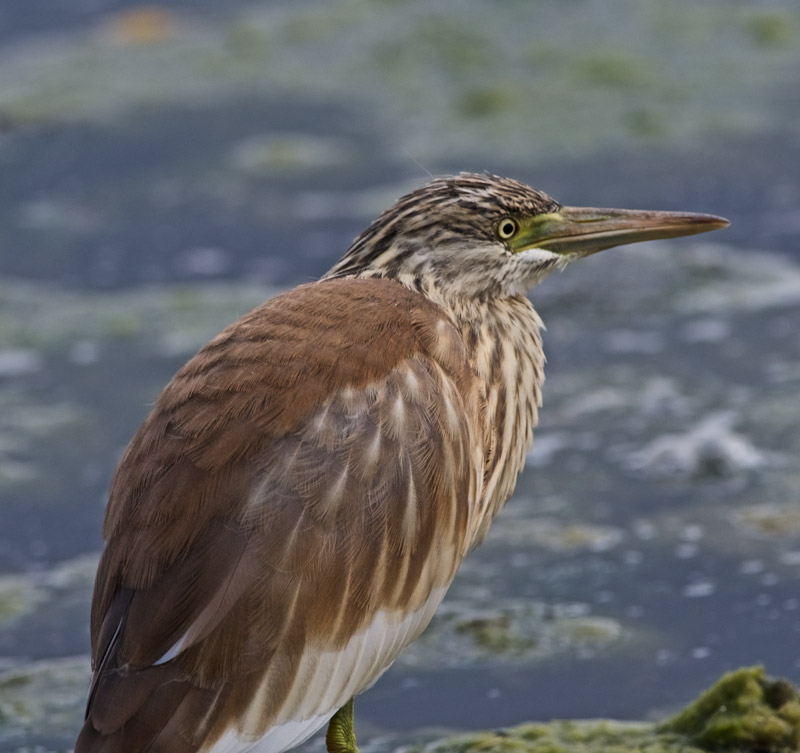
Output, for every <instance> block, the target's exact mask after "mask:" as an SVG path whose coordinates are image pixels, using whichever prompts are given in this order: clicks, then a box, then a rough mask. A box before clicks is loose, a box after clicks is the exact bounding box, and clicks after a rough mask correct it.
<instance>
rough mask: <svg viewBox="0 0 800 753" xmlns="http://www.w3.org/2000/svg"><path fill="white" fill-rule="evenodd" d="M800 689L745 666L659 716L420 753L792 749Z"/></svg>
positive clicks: (541, 728)
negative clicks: (650, 720)
mask: <svg viewBox="0 0 800 753" xmlns="http://www.w3.org/2000/svg"><path fill="white" fill-rule="evenodd" d="M798 750H800V694H799V693H798V690H797V688H795V687H794V686H793V685H792V684H791V683H789V682H787V681H785V680H775V679H772V678H768V677H766V675H765V673H764V670H763V668H761V667H748V668H743V669H738V670H736V671H734V672H730V673H728V674H726V675H723V676H722V678H720V680H719V681H718V682H717V683H716V684H715V685H713V686H712V687H711V688H709V689H708V690H707V691H706V692H705V693H703V694H702V695H701V696H700V697H699V698H698V699H697V700H696V701H694V702H693V703H691V704H689V705H688V706H687V707H686V708H685V709H684V710H683V711H681V712H680V713H679V714H677V715H676V716H674V717H673V718H671V719H668V720H667V721H665V722H661V723H639V722H615V721H608V720H596V721H556V722H550V723H536V724H522V725H520V726H518V727H512V728H507V729H503V730H499V731H493V732H476V733H470V734H466V735H458V736H456V737H451V738H447V739H444V740H439V741H436V742H432V743H429V744H427V745H425V746H423V747H422V748H420V749H419V753H488V752H489V751H491V753H600V752H601V751H602V753H679V752H680V753H704V752H706V751H716V752H717V753H796V752H797V751H798Z"/></svg>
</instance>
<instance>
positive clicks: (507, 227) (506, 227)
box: [503, 222, 514, 235]
mask: <svg viewBox="0 0 800 753" xmlns="http://www.w3.org/2000/svg"><path fill="white" fill-rule="evenodd" d="M513 232H514V224H513V223H511V222H506V223H503V235H511V233H513Z"/></svg>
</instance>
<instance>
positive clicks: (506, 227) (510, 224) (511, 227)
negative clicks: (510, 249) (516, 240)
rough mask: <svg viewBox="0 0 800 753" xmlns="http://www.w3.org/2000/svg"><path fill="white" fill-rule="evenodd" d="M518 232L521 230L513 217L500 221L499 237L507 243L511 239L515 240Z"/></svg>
mask: <svg viewBox="0 0 800 753" xmlns="http://www.w3.org/2000/svg"><path fill="white" fill-rule="evenodd" d="M517 230H519V225H518V224H517V221H516V220H514V219H512V218H511V217H504V218H503V219H502V220H500V224H498V226H497V237H498V238H500V239H501V240H504V241H507V240H508V239H509V238H513V237H514V236H515V235H516V234H517Z"/></svg>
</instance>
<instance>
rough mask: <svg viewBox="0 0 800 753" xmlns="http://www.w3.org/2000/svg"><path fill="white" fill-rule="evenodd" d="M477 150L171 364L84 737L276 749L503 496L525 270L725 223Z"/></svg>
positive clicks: (141, 451) (533, 391) (113, 560)
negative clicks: (585, 186) (533, 181)
mask: <svg viewBox="0 0 800 753" xmlns="http://www.w3.org/2000/svg"><path fill="white" fill-rule="evenodd" d="M727 224H728V222H727V220H725V219H723V218H721V217H716V216H713V215H708V214H696V213H684V212H665V211H639V210H622V209H597V208H577V207H570V206H563V205H561V204H560V203H559V202H558V201H556V200H555V199H553V198H551V197H550V196H548V195H547V194H546V193H544V192H542V191H539V190H536V189H534V188H531V187H529V186H527V185H525V184H523V183H521V182H518V181H516V180H513V179H510V178H503V177H498V176H495V175H491V174H474V173H461V174H458V175H455V176H446V177H441V178H436V179H433V180H431V181H430V182H428V183H427V184H425V185H423V186H422V187H420V188H418V189H416V190H414V191H412V192H410V193H408V194H407V195H405V196H403V197H402V198H400V199H399V200H397V202H396V203H395V204H394V205H393V206H392V207H391V208H389V209H388V210H387V211H385V212H384V213H383V214H381V215H380V216H379V217H378V218H377V219H376V220H375V221H374V222H372V224H371V225H369V227H367V229H366V230H364V231H363V232H362V233H361V234H360V235H359V236H358V237H357V238H356V239H355V241H354V242H353V243H352V245H351V246H350V247H349V249H348V250H347V251H346V253H345V254H344V256H343V257H342V258H341V260H340V261H339V262H338V263H336V264H335V265H334V266H333V267H332V269H331V270H330V271H329V272H328V273H327V274H326V275H324V276H323V277H322V278H321V279H320V280H318V281H316V282H312V283H309V284H304V285H300V286H299V287H296V288H294V289H292V290H289V291H288V292H284V293H282V294H280V295H277V296H276V297H274V298H272V299H270V300H268V301H266V302H265V303H263V304H262V305H260V306H258V307H257V308H255V309H254V310H253V311H251V312H250V313H248V314H246V315H245V316H243V317H242V318H241V319H239V320H238V321H236V322H235V323H233V324H231V325H230V326H229V327H227V328H226V329H224V330H223V331H222V332H221V333H220V334H218V335H217V336H216V337H214V338H213V339H212V340H211V341H210V342H209V343H208V344H207V345H205V347H203V348H202V349H201V350H200V351H199V352H198V353H197V354H196V355H195V356H194V357H192V358H191V359H190V360H189V361H188V362H187V363H186V364H185V365H184V366H183V367H182V368H181V369H180V370H179V371H178V372H177V374H176V375H175V376H174V377H173V379H172V380H171V381H170V382H169V384H168V385H167V386H166V387H165V388H164V390H163V392H162V393H161V394H160V396H159V397H158V399H157V401H156V402H155V404H154V406H153V408H152V410H151V412H150V414H149V415H148V416H147V418H146V419H145V421H144V423H143V424H142V426H141V427H140V428H139V430H138V431H137V433H136V434H135V436H134V437H133V439H132V440H131V442H130V444H129V445H128V447H127V449H126V450H125V452H124V455H123V457H122V459H121V461H120V463H119V466H118V468H117V470H116V473H115V475H114V477H113V480H112V483H111V488H110V495H109V502H108V507H107V511H106V518H105V524H104V539H105V548H104V551H103V553H102V555H101V558H100V563H99V567H98V573H97V578H96V583H95V588H94V595H93V602H92V611H91V641H92V667H93V680H92V684H91V688H90V691H89V700H88V705H87V711H86V719H85V723H84V726H83V729H82V731H81V733H80V736H79V739H78V742H77V745H76V751H77V753H90V752H91V753H99V752H100V751H103V752H104V753H144V752H145V751H147V752H148V753H163V752H167V751H169V753H184V752H185V753H189V752H190V751H202V752H203V753H244V752H245V751H253V752H257V753H282V752H283V751H286V750H288V749H290V748H293V747H295V746H297V745H299V744H301V743H302V742H304V741H305V740H307V739H308V738H309V737H310V736H312V735H313V734H314V733H315V732H317V731H318V730H321V729H322V728H323V727H325V726H326V725H327V736H326V741H327V746H328V750H329V751H330V753H355V751H356V750H357V748H356V739H355V734H354V732H353V700H352V699H353V698H354V697H355V696H356V695H358V694H359V693H361V692H362V691H364V690H365V689H367V688H369V687H370V686H371V685H372V684H373V683H375V681H376V680H377V679H378V678H379V677H380V676H381V674H382V673H383V672H384V671H385V670H386V669H387V668H388V667H389V666H390V665H391V664H392V662H393V661H394V660H395V659H396V658H397V656H398V655H399V653H400V652H401V651H402V650H403V648H404V647H405V646H406V645H408V644H409V643H410V642H411V641H413V640H414V638H415V637H417V636H418V635H419V634H420V633H421V632H422V630H423V629H424V628H425V626H426V625H427V624H428V622H429V621H430V620H431V617H432V616H433V614H434V612H435V610H436V608H437V606H438V605H439V603H440V602H441V600H442V598H443V597H444V595H445V593H446V591H447V588H448V586H449V584H450V582H451V581H452V579H453V577H454V576H455V573H456V571H457V570H458V567H459V564H460V563H461V561H462V559H463V558H464V556H465V555H466V554H467V553H468V552H469V550H470V549H472V548H473V547H474V546H476V544H478V543H479V542H480V541H481V540H482V539H483V538H484V536H485V534H486V532H487V530H488V528H489V526H490V524H491V522H492V519H493V518H494V516H495V515H496V514H497V513H498V511H499V510H500V509H501V508H502V507H503V505H504V504H505V502H506V501H507V500H508V499H509V497H510V496H511V494H512V492H513V490H514V486H515V483H516V479H517V476H518V474H519V472H520V471H521V469H522V467H523V464H524V461H525V455H526V453H527V451H528V449H529V447H530V445H531V442H532V441H533V430H534V427H535V426H536V423H537V419H538V411H539V408H540V407H541V404H542V387H543V382H544V365H545V356H544V351H543V347H542V335H541V332H542V326H543V325H542V321H541V319H540V317H539V315H538V314H537V312H536V310H535V309H534V307H533V305H532V304H531V302H530V301H529V300H528V298H527V297H526V293H527V292H528V291H530V290H531V289H532V288H533V287H535V286H536V285H537V284H538V283H539V282H541V281H542V280H543V279H544V278H546V277H547V276H548V275H550V274H551V273H552V272H555V271H556V270H562V269H564V268H565V267H566V266H568V265H569V264H570V263H572V262H573V261H575V260H578V259H581V258H583V257H586V256H589V255H591V254H594V253H596V252H598V251H601V250H603V249H608V248H611V247H613V246H619V245H622V244H628V243H634V242H639V241H647V240H651V239H660V238H673V237H678V236H684V235H691V234H694V233H703V232H706V231H709V230H715V229H718V228H722V227H724V226H726V225H727Z"/></svg>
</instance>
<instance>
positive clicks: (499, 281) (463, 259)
mask: <svg viewBox="0 0 800 753" xmlns="http://www.w3.org/2000/svg"><path fill="white" fill-rule="evenodd" d="M727 224H728V221H727V220H725V219H723V218H721V217H715V216H713V215H707V214H691V213H685V212H650V211H637V210H625V209H594V208H583V207H580V208H579V207H566V206H562V205H561V204H559V203H558V202H557V201H556V200H555V199H553V198H551V197H550V196H548V195H547V194H546V193H543V192H542V191H538V190H536V189H534V188H531V187H529V186H526V185H525V184H524V183H520V182H518V181H516V180H512V179H510V178H500V177H498V176H495V175H486V174H473V173H461V174H460V175H457V176H454V177H444V178H437V179H435V180H432V181H431V182H430V183H427V184H426V185H424V186H422V187H421V188H419V189H417V190H416V191H412V192H411V193H409V194H406V195H405V196H403V197H402V198H400V199H399V200H398V201H397V202H396V203H395V205H394V206H393V207H391V208H390V209H388V210H387V211H385V212H384V213H383V214H381V215H380V217H378V218H377V219H376V220H375V221H374V222H373V223H372V224H371V225H370V226H369V227H368V228H367V229H366V230H365V231H364V232H363V233H361V235H359V236H358V238H356V240H355V241H354V242H353V244H352V246H351V247H350V249H349V250H348V251H347V253H346V254H345V255H344V257H342V259H341V260H340V261H339V263H338V264H336V265H335V266H334V267H333V269H332V270H331V271H330V272H329V273H328V275H327V277H344V276H349V275H365V276H380V277H389V278H392V279H397V280H399V281H401V282H403V283H404V284H406V285H409V286H411V287H414V288H417V289H419V290H421V291H423V292H428V293H430V292H432V291H439V292H441V293H444V294H445V295H447V296H448V297H449V296H453V295H455V296H465V297H471V298H481V299H486V298H496V297H505V296H513V295H519V294H521V293H524V292H526V291H527V290H529V289H530V288H532V287H533V286H534V285H536V284H537V283H538V282H540V281H541V280H542V279H543V278H544V277H545V276H546V275H547V274H549V273H550V272H552V271H554V270H557V269H563V268H564V267H565V266H566V265H567V264H569V263H570V262H572V261H574V260H575V259H579V258H581V257H584V256H589V255H590V254H593V253H596V252H597V251H602V250H603V249H606V248H611V247H612V246H620V245H623V244H626V243H635V242H637V241H646V240H653V239H656V238H675V237H678V236H681V235H693V234H695V233H704V232H706V231H708V230H715V229H717V228H722V227H725V226H726V225H727Z"/></svg>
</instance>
